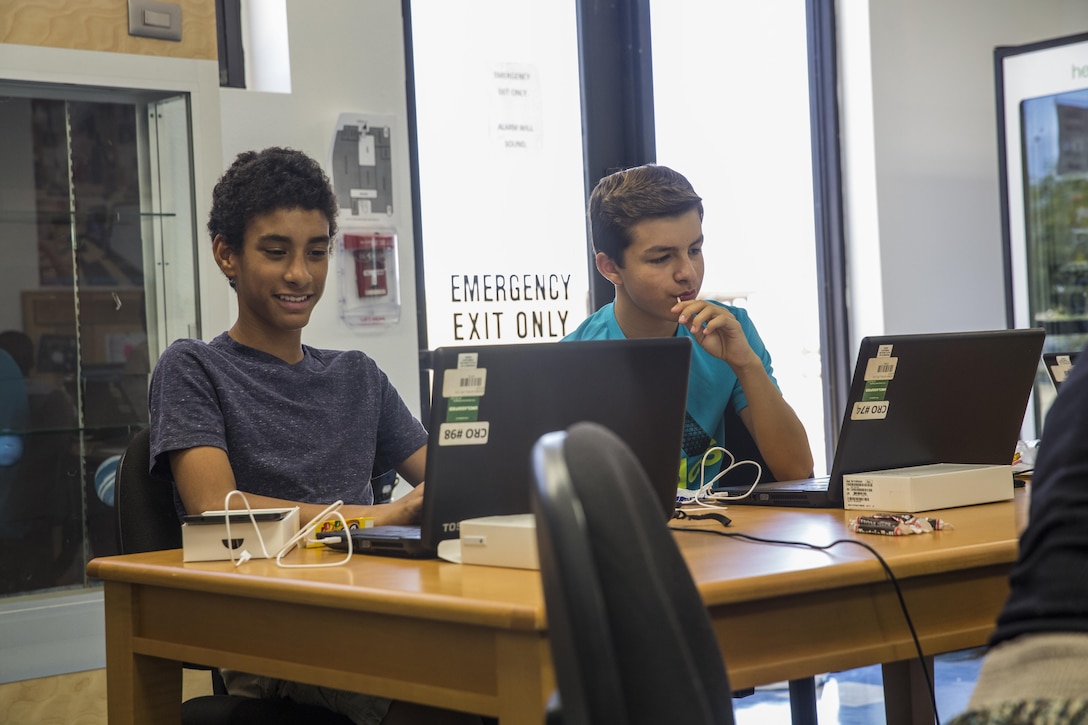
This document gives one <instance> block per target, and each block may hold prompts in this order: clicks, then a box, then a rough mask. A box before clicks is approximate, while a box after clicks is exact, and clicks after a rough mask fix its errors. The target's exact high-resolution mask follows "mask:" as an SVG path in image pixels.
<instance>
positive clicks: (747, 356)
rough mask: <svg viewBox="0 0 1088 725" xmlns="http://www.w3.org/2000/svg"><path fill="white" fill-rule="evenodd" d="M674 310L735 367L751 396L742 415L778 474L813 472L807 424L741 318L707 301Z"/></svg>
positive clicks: (793, 476)
mask: <svg viewBox="0 0 1088 725" xmlns="http://www.w3.org/2000/svg"><path fill="white" fill-rule="evenodd" d="M673 311H675V312H677V313H678V314H679V315H680V318H679V319H680V324H682V325H688V327H689V329H690V330H691V333H692V335H693V336H694V337H695V339H696V341H697V342H698V343H699V344H700V345H702V347H703V349H705V350H706V351H707V352H709V353H710V354H712V355H714V356H715V357H717V358H720V359H721V360H723V361H725V362H726V363H727V364H728V365H729V367H730V368H732V369H733V372H734V373H735V374H736V376H737V380H738V381H740V386H741V389H742V390H743V391H744V395H745V397H746V398H747V399H748V406H747V407H746V408H742V409H741V411H740V413H739V415H740V419H741V421H743V423H744V426H745V427H746V428H747V429H748V432H749V433H751V434H752V439H753V440H754V441H755V443H756V446H758V447H759V452H760V453H761V454H762V455H763V459H764V460H765V461H766V462H767V465H768V466H770V469H771V473H773V474H774V477H775V478H776V479H777V480H779V481H789V480H793V479H798V478H808V477H809V476H811V475H812V471H813V468H812V465H813V464H812V449H811V448H810V446H809V442H808V434H807V433H806V432H805V427H804V426H803V425H802V424H801V421H800V419H799V418H798V417H797V414H796V413H795V412H794V411H793V408H791V407H790V405H789V403H787V402H786V399H785V398H783V397H782V393H781V392H780V391H779V390H778V387H777V386H776V385H775V384H774V381H772V380H771V378H770V376H769V375H768V374H767V370H766V368H764V367H763V361H762V360H761V359H760V357H759V356H758V355H757V354H756V353H755V351H754V350H753V349H752V346H751V344H749V342H748V338H747V336H746V335H745V334H744V329H743V327H742V326H741V324H740V322H738V321H737V319H736V318H735V317H734V316H733V315H732V313H730V312H729V310H728V309H726V308H725V307H723V306H721V305H715V304H712V303H710V302H707V301H706V300H691V301H689V302H683V303H677V305H676V306H675V307H674V308H673Z"/></svg>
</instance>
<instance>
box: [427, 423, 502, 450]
mask: <svg viewBox="0 0 1088 725" xmlns="http://www.w3.org/2000/svg"><path fill="white" fill-rule="evenodd" d="M490 428H491V424H490V423H488V422H487V421H486V420H485V421H478V420H474V421H471V422H466V423H443V424H442V425H440V426H438V445H440V446H482V445H486V444H487V434H488V433H489V432H490Z"/></svg>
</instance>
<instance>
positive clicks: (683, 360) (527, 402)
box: [421, 338, 691, 547]
mask: <svg viewBox="0 0 1088 725" xmlns="http://www.w3.org/2000/svg"><path fill="white" fill-rule="evenodd" d="M690 361H691V343H690V341H689V340H687V339H686V338H654V339H640V340H597V341H580V342H563V343H531V344H525V345H488V346H478V347H471V346H469V347H449V348H439V349H437V350H435V351H434V357H433V373H434V380H433V384H432V396H431V413H430V417H429V420H428V426H427V429H428V431H429V441H428V444H427V471H426V479H425V480H426V482H427V483H426V485H427V488H426V491H425V493H424V496H423V524H422V531H421V534H422V539H423V544H424V545H425V546H428V547H435V546H437V544H438V542H439V541H441V540H443V539H448V538H454V537H456V536H457V535H458V526H459V523H460V522H461V521H462V520H463V519H467V518H474V517H478V516H492V515H500V514H518V513H528V512H529V511H530V510H531V509H530V505H529V490H530V487H531V481H532V479H531V476H532V465H531V452H532V447H533V445H534V444H535V443H536V441H537V439H538V438H539V437H540V436H542V435H543V434H545V433H549V432H552V431H557V430H564V429H566V428H567V427H569V426H570V425H572V424H574V423H577V422H579V421H592V422H595V423H599V424H601V425H604V426H605V427H607V428H609V429H611V430H612V431H613V432H614V433H616V435H618V436H619V437H620V438H621V439H622V440H624V441H625V442H626V443H627V444H628V445H629V446H630V447H631V449H632V450H633V451H634V452H635V454H636V455H637V456H638V458H639V461H640V463H641V464H642V467H643V468H644V469H645V470H646V473H647V475H648V477H649V479H650V481H651V483H652V484H653V486H654V489H655V492H656V493H657V495H658V497H659V498H660V500H661V502H662V509H663V512H664V511H667V512H669V513H670V514H671V511H672V509H673V508H674V506H675V501H676V481H677V475H678V471H679V466H680V449H681V443H682V436H683V430H684V411H685V407H686V399H687V384H688V371H689V365H690ZM664 515H665V514H664V513H663V516H664Z"/></svg>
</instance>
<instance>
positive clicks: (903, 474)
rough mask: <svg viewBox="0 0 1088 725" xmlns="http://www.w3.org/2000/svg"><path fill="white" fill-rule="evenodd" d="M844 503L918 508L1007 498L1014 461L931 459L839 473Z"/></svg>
mask: <svg viewBox="0 0 1088 725" xmlns="http://www.w3.org/2000/svg"><path fill="white" fill-rule="evenodd" d="M842 494H843V503H844V507H845V508H847V509H850V510H866V511H886V512H888V513H917V512H919V511H932V510H934V509H946V508H954V507H956V506H971V505H974V504H978V503H991V502H993V501H1008V500H1009V499H1011V498H1012V495H1013V481H1012V466H1011V465H1008V466H988V465H976V464H970V463H934V464H931V465H927V466H910V467H907V468H892V469H888V470H886V471H869V472H867V473H849V474H846V475H844V476H843V477H842Z"/></svg>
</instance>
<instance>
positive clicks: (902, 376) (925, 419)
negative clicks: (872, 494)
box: [829, 328, 1045, 505]
mask: <svg viewBox="0 0 1088 725" xmlns="http://www.w3.org/2000/svg"><path fill="white" fill-rule="evenodd" d="M1044 336H1045V334H1044V332H1043V330H1042V329H1040V328H1031V329H1023V330H995V331H983V332H952V333H936V334H917V335H885V336H881V337H866V338H865V339H863V340H862V342H861V345H860V347H859V350H858V360H857V365H856V366H855V370H854V379H853V382H852V383H851V386H850V394H849V397H848V400H847V405H846V410H845V412H844V415H843V421H842V428H841V430H840V433H839V441H838V445H837V447H836V450H835V460H834V463H833V464H832V467H831V480H830V482H829V494H830V496H831V499H832V501H833V502H834V503H837V504H838V505H841V504H842V476H843V474H847V473H862V472H865V471H875V470H882V469H889V468H901V467H905V466H918V465H924V464H929V463H983V464H1002V465H1006V464H1011V463H1012V458H1013V452H1014V450H1015V448H1016V440H1017V438H1019V435H1020V427H1021V425H1022V424H1023V420H1024V412H1025V410H1026V409H1027V403H1028V396H1029V395H1030V393H1031V389H1032V385H1033V384H1034V381H1035V374H1036V372H1037V371H1038V369H1039V356H1040V353H1041V351H1042V346H1043V338H1044Z"/></svg>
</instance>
